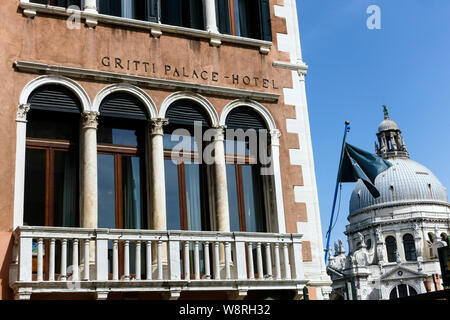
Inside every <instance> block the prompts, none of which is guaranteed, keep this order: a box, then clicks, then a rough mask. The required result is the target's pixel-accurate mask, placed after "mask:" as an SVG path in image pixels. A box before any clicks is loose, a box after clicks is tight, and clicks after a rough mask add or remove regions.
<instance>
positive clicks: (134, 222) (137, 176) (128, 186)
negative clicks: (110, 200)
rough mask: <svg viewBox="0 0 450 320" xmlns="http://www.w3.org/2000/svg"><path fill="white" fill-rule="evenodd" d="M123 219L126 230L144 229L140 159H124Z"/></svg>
mask: <svg viewBox="0 0 450 320" xmlns="http://www.w3.org/2000/svg"><path fill="white" fill-rule="evenodd" d="M122 175H123V179H122V190H123V191H122V192H123V217H124V228H125V229H141V228H142V215H141V212H142V208H141V203H142V199H141V166H140V158H139V157H122Z"/></svg>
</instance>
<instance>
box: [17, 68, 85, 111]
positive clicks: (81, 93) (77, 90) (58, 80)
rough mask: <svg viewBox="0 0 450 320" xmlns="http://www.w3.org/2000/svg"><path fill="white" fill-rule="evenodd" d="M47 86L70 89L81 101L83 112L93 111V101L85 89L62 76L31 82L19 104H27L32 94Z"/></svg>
mask: <svg viewBox="0 0 450 320" xmlns="http://www.w3.org/2000/svg"><path fill="white" fill-rule="evenodd" d="M39 73H41V72H39ZM46 84H58V85H61V86H64V87H66V88H68V89H70V90H71V91H72V92H73V93H74V94H75V95H76V96H77V97H78V99H80V102H81V107H82V111H83V112H84V111H91V100H90V99H89V96H88V94H87V93H86V91H85V90H84V89H83V87H82V86H81V85H79V84H78V83H77V82H75V81H73V80H72V79H70V78H67V77H63V76H60V75H44V76H40V77H37V78H35V79H33V80H31V81H30V82H29V83H27V84H26V85H25V87H24V88H23V90H22V92H21V94H20V97H19V104H27V103H28V98H29V96H30V94H31V93H32V92H33V91H34V90H35V89H37V88H38V87H40V86H43V85H46Z"/></svg>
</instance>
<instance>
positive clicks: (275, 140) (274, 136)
mask: <svg viewBox="0 0 450 320" xmlns="http://www.w3.org/2000/svg"><path fill="white" fill-rule="evenodd" d="M270 137H271V145H272V146H278V147H279V146H280V137H281V132H280V130H278V129H273V130H270Z"/></svg>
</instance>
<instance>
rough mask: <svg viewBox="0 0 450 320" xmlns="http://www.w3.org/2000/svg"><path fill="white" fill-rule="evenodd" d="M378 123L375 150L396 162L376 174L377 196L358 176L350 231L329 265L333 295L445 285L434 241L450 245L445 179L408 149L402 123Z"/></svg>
mask: <svg viewBox="0 0 450 320" xmlns="http://www.w3.org/2000/svg"><path fill="white" fill-rule="evenodd" d="M384 114H385V115H384V120H383V121H382V122H381V123H380V125H379V127H378V133H377V137H378V143H375V150H376V153H377V154H378V155H379V156H381V157H383V158H384V159H386V160H388V161H389V162H391V163H392V167H390V168H389V169H388V170H386V171H384V172H383V173H381V174H380V175H378V177H377V178H376V180H375V187H376V188H377V189H378V191H379V192H380V194H381V196H380V197H379V198H373V197H372V195H371V194H370V192H369V190H368V189H367V188H366V187H365V185H364V183H363V182H362V181H361V180H359V181H358V182H357V183H356V186H355V188H354V190H353V193H352V195H351V199H350V208H349V216H348V221H349V222H350V224H349V225H347V227H346V231H345V235H346V236H347V240H348V247H349V252H348V253H346V252H345V249H344V245H343V243H342V241H341V240H339V241H338V243H335V244H334V254H333V255H331V257H330V260H329V265H328V268H327V271H328V274H329V275H330V276H331V278H332V280H333V285H332V286H333V293H332V296H331V298H332V299H358V300H378V299H394V298H399V297H405V296H410V295H415V294H421V293H426V292H430V291H436V290H441V289H442V279H441V277H440V274H441V270H440V265H439V259H438V253H437V249H438V248H439V247H442V246H446V245H448V236H447V234H448V232H449V229H450V203H449V202H448V198H447V192H446V189H445V187H444V186H443V185H442V184H441V183H440V182H439V180H438V178H437V177H436V176H435V175H434V174H433V173H432V172H431V171H430V170H429V169H427V168H426V167H424V166H423V165H421V164H419V163H417V162H415V161H413V160H411V159H410V157H409V153H408V150H407V148H406V144H405V140H404V139H403V137H402V134H401V131H400V129H399V127H398V126H397V124H396V123H395V122H394V121H392V120H391V119H389V114H388V110H387V108H386V107H385V108H384Z"/></svg>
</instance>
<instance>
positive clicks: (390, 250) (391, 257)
mask: <svg viewBox="0 0 450 320" xmlns="http://www.w3.org/2000/svg"><path fill="white" fill-rule="evenodd" d="M386 251H387V256H388V262H395V261H397V242H396V240H395V238H394V237H393V236H388V237H386Z"/></svg>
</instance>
